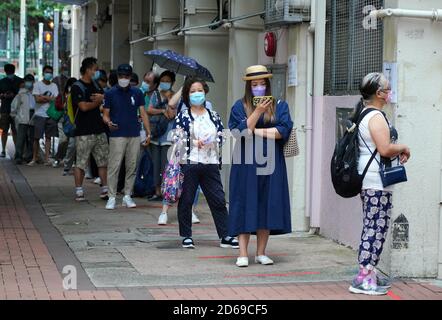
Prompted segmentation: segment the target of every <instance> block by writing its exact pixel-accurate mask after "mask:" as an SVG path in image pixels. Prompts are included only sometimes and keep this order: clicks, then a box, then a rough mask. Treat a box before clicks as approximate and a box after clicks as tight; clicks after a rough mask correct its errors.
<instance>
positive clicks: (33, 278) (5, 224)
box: [0, 164, 442, 300]
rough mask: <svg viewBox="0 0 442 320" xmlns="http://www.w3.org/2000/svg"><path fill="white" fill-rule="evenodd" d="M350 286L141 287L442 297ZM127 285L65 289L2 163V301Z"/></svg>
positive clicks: (173, 296)
mask: <svg viewBox="0 0 442 320" xmlns="http://www.w3.org/2000/svg"><path fill="white" fill-rule="evenodd" d="M203 258H206V257H203ZM256 276H258V275H256ZM259 276H271V274H263V275H259ZM347 289H348V283H346V282H317V283H301V282H300V283H296V284H293V283H292V284H277V283H275V284H269V285H256V286H253V285H248V286H244V285H241V286H240V285H238V286H218V287H211V286H207V287H190V286H187V287H176V288H173V287H167V288H136V290H138V291H140V292H141V291H143V292H144V295H142V296H143V297H145V299H154V300H213V299H215V300H442V288H441V287H436V286H432V285H430V284H425V283H418V282H414V281H405V280H401V281H396V282H395V283H394V284H393V288H392V290H391V291H390V292H389V294H388V295H387V296H384V297H367V296H361V295H352V294H350V293H349V292H348V290H347ZM124 290H130V289H127V288H125V289H124ZM124 290H118V289H103V290H102V289H95V290H78V291H65V290H63V288H62V277H61V274H60V272H59V270H58V269H57V266H56V264H55V262H54V260H53V258H52V256H51V253H50V252H49V251H48V248H47V246H46V245H45V243H44V241H43V239H42V237H41V235H40V233H39V231H38V230H37V229H36V228H35V226H34V224H33V223H32V220H31V218H30V216H29V214H28V213H27V211H26V209H25V206H24V204H23V201H22V199H21V198H20V196H19V194H18V193H17V191H16V189H15V186H14V183H13V182H12V181H11V178H10V177H9V175H8V174H7V173H6V171H5V169H4V166H2V165H1V164H0V300H4V299H14V300H15V299H33V300H34V299H37V300H38V299H40V300H95V299H96V300H121V299H124V298H125V296H124V295H123V293H122V291H124Z"/></svg>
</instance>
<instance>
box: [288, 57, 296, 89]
mask: <svg viewBox="0 0 442 320" xmlns="http://www.w3.org/2000/svg"><path fill="white" fill-rule="evenodd" d="M288 78H289V79H288V80H289V81H288V86H289V87H296V86H298V57H297V56H296V55H292V56H290V57H289V63H288Z"/></svg>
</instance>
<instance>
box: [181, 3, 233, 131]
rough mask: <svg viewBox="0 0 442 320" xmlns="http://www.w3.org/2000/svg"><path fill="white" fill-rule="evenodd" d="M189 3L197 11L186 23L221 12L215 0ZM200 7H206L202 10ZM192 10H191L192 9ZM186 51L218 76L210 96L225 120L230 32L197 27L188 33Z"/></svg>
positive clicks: (207, 20)
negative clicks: (200, 10)
mask: <svg viewBox="0 0 442 320" xmlns="http://www.w3.org/2000/svg"><path fill="white" fill-rule="evenodd" d="M186 5H187V6H188V9H189V5H191V7H193V8H196V9H197V10H196V13H195V14H188V15H187V16H186V27H191V26H198V25H204V24H209V23H211V22H212V20H213V18H214V17H215V16H216V15H217V14H218V9H217V5H216V2H215V1H211V2H210V3H208V2H207V1H203V0H197V1H190V2H189V1H186ZM199 8H204V11H203V12H202V13H201V12H199ZM189 11H190V10H189ZM185 54H186V55H187V56H190V57H192V58H194V59H196V60H197V61H198V62H199V63H200V64H201V65H203V66H205V67H207V68H208V69H209V70H210V72H211V73H212V75H213V77H214V78H215V83H208V84H209V86H210V89H211V90H210V93H209V97H208V98H209V99H210V101H211V102H212V103H213V106H214V108H215V110H216V111H217V112H218V113H219V114H220V115H221V117H222V119H223V121H224V123H225V121H226V120H227V79H228V73H227V65H228V63H229V33H228V31H227V30H225V29H224V28H220V29H218V30H213V31H212V30H209V29H208V28H205V29H197V30H191V31H186V33H185Z"/></svg>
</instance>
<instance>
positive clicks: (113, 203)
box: [106, 198, 116, 210]
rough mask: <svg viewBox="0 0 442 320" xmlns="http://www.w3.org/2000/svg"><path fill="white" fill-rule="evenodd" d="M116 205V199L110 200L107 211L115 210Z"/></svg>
mask: <svg viewBox="0 0 442 320" xmlns="http://www.w3.org/2000/svg"><path fill="white" fill-rule="evenodd" d="M115 204H116V199H115V198H109V200H107V204H106V210H115Z"/></svg>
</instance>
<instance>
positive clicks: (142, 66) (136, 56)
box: [130, 0, 153, 81]
mask: <svg viewBox="0 0 442 320" xmlns="http://www.w3.org/2000/svg"><path fill="white" fill-rule="evenodd" d="M130 4H131V8H130V11H131V18H130V19H131V22H130V27H131V33H130V36H131V41H133V40H137V39H140V38H143V37H145V36H146V35H147V34H148V32H149V23H150V21H151V17H150V16H149V1H144V0H131V1H130ZM152 48H153V43H152V42H149V41H147V40H145V41H141V42H137V43H135V44H132V45H131V46H130V64H131V65H132V66H133V68H134V70H135V72H136V73H138V75H139V76H140V81H141V77H142V76H143V75H144V74H145V73H146V72H147V71H149V69H150V68H151V66H152V64H151V62H150V61H149V60H148V59H147V58H146V56H145V55H144V52H145V51H148V50H151V49H152Z"/></svg>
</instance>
